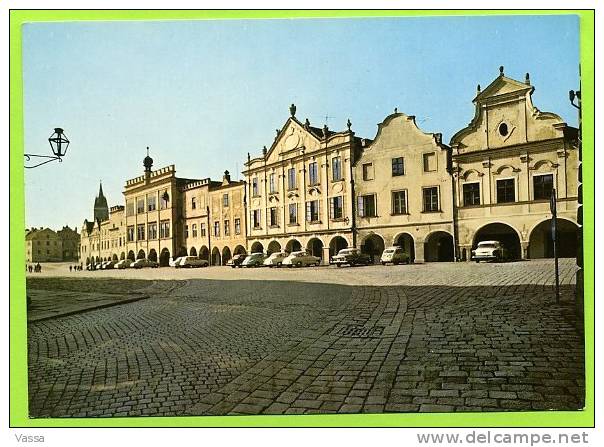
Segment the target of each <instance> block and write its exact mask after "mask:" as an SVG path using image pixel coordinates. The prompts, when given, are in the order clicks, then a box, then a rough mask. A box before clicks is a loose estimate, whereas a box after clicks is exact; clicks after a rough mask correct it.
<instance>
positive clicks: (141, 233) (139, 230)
mask: <svg viewBox="0 0 604 447" xmlns="http://www.w3.org/2000/svg"><path fill="white" fill-rule="evenodd" d="M136 240H137V241H144V240H145V224H138V225H137V226H136Z"/></svg>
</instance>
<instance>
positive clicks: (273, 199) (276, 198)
mask: <svg viewBox="0 0 604 447" xmlns="http://www.w3.org/2000/svg"><path fill="white" fill-rule="evenodd" d="M268 201H269V203H278V202H279V196H278V195H277V194H271V195H270V196H269V197H268Z"/></svg>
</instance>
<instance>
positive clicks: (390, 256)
mask: <svg viewBox="0 0 604 447" xmlns="http://www.w3.org/2000/svg"><path fill="white" fill-rule="evenodd" d="M380 262H381V263H382V265H386V264H388V263H389V262H391V263H392V264H394V265H396V264H409V255H408V254H407V253H405V250H403V248H401V247H388V248H387V249H386V250H384V251H383V252H382V257H381V258H380Z"/></svg>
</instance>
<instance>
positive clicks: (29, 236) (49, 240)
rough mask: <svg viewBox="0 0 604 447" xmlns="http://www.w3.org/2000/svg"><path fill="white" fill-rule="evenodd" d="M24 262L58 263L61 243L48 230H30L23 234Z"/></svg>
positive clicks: (56, 235) (61, 256) (61, 255)
mask: <svg viewBox="0 0 604 447" xmlns="http://www.w3.org/2000/svg"><path fill="white" fill-rule="evenodd" d="M25 260H26V262H60V261H62V260H63V242H62V241H61V238H60V237H59V235H58V234H57V233H56V232H55V231H53V230H51V229H50V228H32V229H30V230H26V233H25Z"/></svg>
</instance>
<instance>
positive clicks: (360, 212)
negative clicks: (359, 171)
mask: <svg viewBox="0 0 604 447" xmlns="http://www.w3.org/2000/svg"><path fill="white" fill-rule="evenodd" d="M364 205H365V202H364V201H363V196H358V197H357V211H358V212H357V214H358V215H359V216H360V217H364V216H365V206H364Z"/></svg>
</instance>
